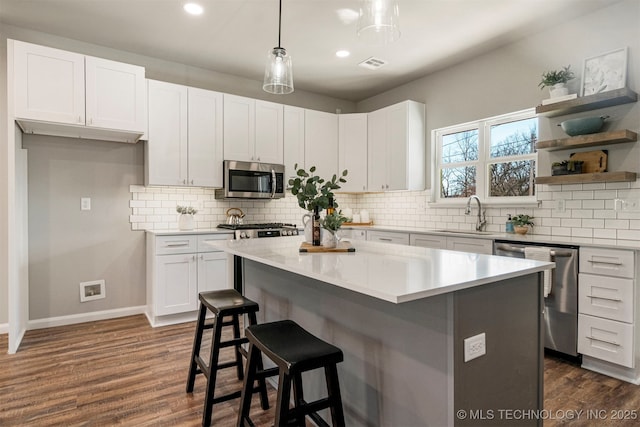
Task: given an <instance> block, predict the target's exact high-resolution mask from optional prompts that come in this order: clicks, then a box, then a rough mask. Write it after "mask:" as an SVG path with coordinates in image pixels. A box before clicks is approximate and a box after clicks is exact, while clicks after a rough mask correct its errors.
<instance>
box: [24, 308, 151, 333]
mask: <svg viewBox="0 0 640 427" xmlns="http://www.w3.org/2000/svg"><path fill="white" fill-rule="evenodd" d="M146 309H147V306H146V305H140V306H137V307H125V308H115V309H113V310H102V311H93V312H90V313H81V314H71V315H69V316H58V317H49V318H46V319H36V320H29V322H28V323H27V329H28V330H31V329H43V328H52V327H55V326H65V325H75V324H76V323H85V322H95V321H96V320H107V319H116V318H118V317H125V316H133V315H136V314H144V312H145V310H146Z"/></svg>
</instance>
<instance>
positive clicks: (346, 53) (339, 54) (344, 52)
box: [336, 50, 351, 58]
mask: <svg viewBox="0 0 640 427" xmlns="http://www.w3.org/2000/svg"><path fill="white" fill-rule="evenodd" d="M349 55H351V52H349V51H348V50H339V51H337V52H336V56H337V57H338V58H346V57H347V56H349Z"/></svg>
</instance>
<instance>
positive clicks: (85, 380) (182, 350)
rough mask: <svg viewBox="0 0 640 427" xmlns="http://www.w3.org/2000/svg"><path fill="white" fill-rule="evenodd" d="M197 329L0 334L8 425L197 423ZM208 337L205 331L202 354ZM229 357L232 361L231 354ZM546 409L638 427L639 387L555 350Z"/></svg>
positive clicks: (122, 325)
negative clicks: (192, 372) (633, 415)
mask: <svg viewBox="0 0 640 427" xmlns="http://www.w3.org/2000/svg"><path fill="white" fill-rule="evenodd" d="M194 329H195V324H194V323H185V324H180V325H173V326H166V327H162V328H155V329H154V328H151V327H150V326H149V324H148V323H147V320H146V318H145V317H144V316H131V317H124V318H120V319H113V320H105V321H100V322H91V323H83V324H79V325H69V326H64V327H58V328H49V329H40V330H34V331H28V332H27V334H26V335H25V338H24V341H23V343H22V346H21V349H20V351H19V352H18V354H15V355H8V354H6V353H7V336H6V335H0V396H1V398H0V426H11V427H13V426H21V427H22V426H37V427H42V426H61V425H64V426H87V425H91V426H102V425H109V426H112V425H115V426H117V425H119V426H136V427H138V426H143V427H144V426H149V427H151V426H153V427H158V426H186V427H190V426H194V427H196V426H199V425H200V424H201V418H202V405H203V401H204V389H205V384H204V377H202V376H198V378H197V379H196V384H195V388H194V392H193V394H187V393H185V386H186V378H187V372H188V367H189V357H190V353H191V345H192V340H193V333H194ZM210 343H211V340H210V337H209V335H208V334H207V336H205V339H204V343H203V344H204V346H205V348H203V354H204V355H206V354H207V352H208V348H209V346H210ZM222 355H223V357H224V358H225V359H231V358H232V357H233V351H232V349H224V350H223V352H222ZM218 384H219V386H218V389H217V392H220V393H226V392H230V391H234V390H239V389H240V388H241V387H242V382H241V381H239V380H238V379H237V378H236V376H235V369H226V370H223V371H221V373H220V374H219V383H218ZM343 397H344V398H348V397H347V396H343ZM269 399H270V402H271V403H272V405H271V406H272V407H271V409H270V410H268V411H263V410H262V409H261V408H260V404H259V399H258V398H257V397H255V398H254V399H253V402H252V409H251V414H252V418H253V420H254V422H255V423H256V425H257V426H271V425H272V424H273V416H274V413H273V404H274V403H275V392H274V390H273V389H271V388H269ZM237 405H238V402H237V400H232V401H230V402H225V403H221V404H218V405H216V406H215V407H214V413H213V422H212V424H213V425H215V426H220V427H230V426H234V425H235V422H236V417H237V410H238V408H237ZM545 409H546V410H547V411H548V413H549V414H552V415H554V417H552V418H551V419H546V420H545V421H544V426H545V427H560V426H571V427H581V426H588V427H591V426H604V427H607V426H611V427H627V426H629V427H630V426H637V425H640V421H639V420H637V419H636V420H632V419H628V420H612V419H611V411H614V410H625V409H626V410H630V411H633V410H635V411H640V387H638V386H635V385H633V384H629V383H625V382H622V381H618V380H616V379H612V378H609V377H606V376H603V375H599V374H597V373H595V372H590V371H586V370H584V369H581V368H580V367H579V366H577V365H575V364H572V363H569V362H566V361H563V360H561V359H558V358H555V357H553V356H547V357H546V358H545ZM568 410H572V411H580V410H582V411H585V412H586V411H588V410H592V411H593V410H603V411H605V413H606V414H607V416H608V417H607V419H598V420H594V419H593V418H591V419H587V418H586V417H585V416H583V417H581V418H576V419H567V418H558V417H555V415H556V414H558V413H566V411H568ZM637 415H638V417H640V413H637ZM308 425H311V424H308Z"/></svg>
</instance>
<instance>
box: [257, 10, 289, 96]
mask: <svg viewBox="0 0 640 427" xmlns="http://www.w3.org/2000/svg"><path fill="white" fill-rule="evenodd" d="M281 29H282V0H280V11H279V13H278V46H276V47H274V48H273V49H272V50H270V51H269V55H268V57H267V66H266V68H265V70H264V84H263V85H262V90H264V91H265V92H269V93H273V94H276V95H286V94H288V93H291V92H293V68H292V65H291V56H289V55H288V54H287V51H286V50H285V48H283V47H282V46H280V33H281Z"/></svg>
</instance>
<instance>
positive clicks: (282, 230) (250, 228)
mask: <svg viewBox="0 0 640 427" xmlns="http://www.w3.org/2000/svg"><path fill="white" fill-rule="evenodd" d="M218 228H224V229H226V230H234V231H235V237H236V239H256V238H262V237H281V236H297V235H298V229H297V228H296V226H295V225H294V224H283V223H281V222H267V223H262V224H220V225H218Z"/></svg>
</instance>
